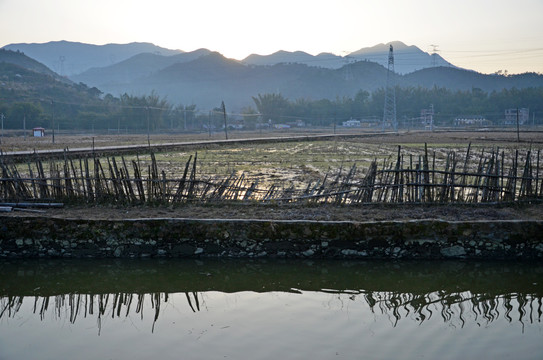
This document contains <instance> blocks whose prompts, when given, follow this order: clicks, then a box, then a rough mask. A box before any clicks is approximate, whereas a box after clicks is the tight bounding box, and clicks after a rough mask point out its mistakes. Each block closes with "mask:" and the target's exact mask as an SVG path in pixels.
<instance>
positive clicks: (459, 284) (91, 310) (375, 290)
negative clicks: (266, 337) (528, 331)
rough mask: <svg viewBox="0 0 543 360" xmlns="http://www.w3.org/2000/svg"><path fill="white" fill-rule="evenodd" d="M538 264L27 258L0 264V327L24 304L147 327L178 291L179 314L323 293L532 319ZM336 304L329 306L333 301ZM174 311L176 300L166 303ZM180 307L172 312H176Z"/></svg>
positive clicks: (383, 311) (405, 315) (406, 314)
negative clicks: (268, 297)
mask: <svg viewBox="0 0 543 360" xmlns="http://www.w3.org/2000/svg"><path fill="white" fill-rule="evenodd" d="M542 275H543V264H541V263H528V264H525V263H524V264H521V263H490V262H483V263H466V262H399V263H389V262H350V261H341V262H340V261H322V262H315V261H311V262H300V261H292V262H289V261H242V260H235V261H218V260H217V261H211V260H206V261H194V260H188V261H182V260H133V261H130V260H92V261H82V260H44V261H41V260H35V261H5V262H2V263H0V278H1V279H2V282H1V285H0V321H2V320H3V319H9V318H11V319H14V318H16V317H17V316H18V314H19V312H20V311H21V309H22V308H23V304H27V305H28V304H30V305H29V306H30V308H31V309H32V310H31V312H32V314H33V316H36V317H39V319H40V320H44V319H45V318H46V317H47V318H50V317H53V318H54V319H56V320H59V321H64V320H66V321H69V322H70V323H72V324H74V323H75V322H77V321H78V320H79V319H81V318H88V317H90V318H95V319H96V321H97V324H98V332H100V331H101V328H102V322H103V320H104V319H105V318H112V319H115V318H128V317H131V316H134V315H137V316H139V317H140V318H141V320H143V319H144V315H145V317H151V318H152V327H151V331H152V332H153V331H154V329H155V324H156V323H157V321H158V320H159V318H160V317H161V314H163V308H164V307H167V306H168V305H169V304H170V302H171V297H172V295H176V296H177V295H179V294H184V298H185V300H186V305H185V309H184V310H185V311H188V312H191V313H197V312H200V311H202V310H206V308H205V301H206V294H208V293H210V292H221V293H228V294H235V293H240V292H244V293H245V292H252V293H264V294H266V293H277V292H282V293H284V292H288V293H291V294H308V293H313V292H317V293H319V294H328V296H329V298H330V300H329V301H328V304H329V306H337V308H338V309H340V308H344V307H346V303H351V304H362V306H364V307H366V308H367V309H369V311H370V312H371V313H372V314H373V315H375V316H384V317H386V318H388V319H389V322H390V324H391V326H392V327H396V326H398V324H399V323H400V322H401V321H410V322H415V323H418V324H420V325H422V324H424V323H425V322H427V321H429V320H430V319H432V318H433V317H436V316H439V317H441V320H442V321H443V322H444V323H447V324H449V325H451V326H453V327H459V328H463V327H464V326H466V324H467V323H475V324H476V325H477V326H482V327H485V326H489V325H490V324H492V323H493V322H495V321H496V320H498V319H504V320H505V321H507V322H509V323H513V322H519V323H520V324H521V325H522V329H524V325H525V324H535V323H541V320H542V318H543V307H542V296H543V284H542V282H541V279H543V277H542ZM335 300H337V304H336V305H330V304H334V301H335ZM176 306H179V304H176ZM178 310H180V311H181V310H182V309H178Z"/></svg>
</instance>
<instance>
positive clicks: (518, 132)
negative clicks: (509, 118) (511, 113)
mask: <svg viewBox="0 0 543 360" xmlns="http://www.w3.org/2000/svg"><path fill="white" fill-rule="evenodd" d="M518 117H519V116H518V108H517V142H520V126H519V119H518Z"/></svg>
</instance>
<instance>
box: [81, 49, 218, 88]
mask: <svg viewBox="0 0 543 360" xmlns="http://www.w3.org/2000/svg"><path fill="white" fill-rule="evenodd" d="M210 52H211V51H210V50H207V49H199V50H195V51H192V52H185V53H180V54H176V55H169V56H165V55H159V54H155V53H141V54H138V55H135V56H132V57H131V58H129V59H127V60H123V61H121V62H118V63H116V64H113V65H109V66H105V67H96V68H91V69H89V70H86V71H84V72H82V73H81V74H76V75H72V76H71V77H70V78H71V79H72V80H73V81H75V82H77V83H79V82H82V83H85V84H87V85H89V86H96V87H98V88H102V87H107V86H119V85H122V84H129V83H130V82H132V81H134V80H136V79H138V78H141V77H145V76H149V75H151V74H153V73H155V72H157V71H159V70H162V69H164V68H167V67H168V66H171V65H173V64H176V63H184V62H188V61H192V60H194V59H197V58H199V57H200V56H203V55H207V54H209V53H210Z"/></svg>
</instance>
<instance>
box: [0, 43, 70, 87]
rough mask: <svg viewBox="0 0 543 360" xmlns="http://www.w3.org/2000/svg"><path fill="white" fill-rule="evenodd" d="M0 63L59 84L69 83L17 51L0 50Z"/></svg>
mask: <svg viewBox="0 0 543 360" xmlns="http://www.w3.org/2000/svg"><path fill="white" fill-rule="evenodd" d="M0 63H6V64H12V65H16V66H17V67H20V68H23V69H26V70H30V71H33V72H36V73H38V74H42V75H46V76H48V77H51V78H53V79H55V80H57V81H60V82H67V83H70V82H71V81H70V80H68V79H67V78H64V77H61V76H59V75H58V74H57V73H55V72H54V71H52V70H51V69H49V68H48V67H47V66H45V65H44V64H42V63H40V62H38V61H36V60H34V59H32V58H30V57H28V56H26V55H25V54H23V53H22V52H19V51H11V50H5V49H0Z"/></svg>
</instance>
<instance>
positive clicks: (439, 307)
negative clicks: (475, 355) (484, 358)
mask: <svg viewBox="0 0 543 360" xmlns="http://www.w3.org/2000/svg"><path fill="white" fill-rule="evenodd" d="M364 299H365V300H366V303H367V304H368V305H369V306H370V309H371V310H372V312H374V311H375V309H376V308H378V309H379V311H380V312H381V314H383V315H392V317H393V318H394V326H396V324H397V323H398V321H400V320H401V319H402V318H403V317H410V318H412V319H415V320H416V321H418V322H420V323H423V322H424V321H427V320H429V319H430V318H431V317H432V315H433V314H434V313H438V314H439V315H440V316H441V318H442V319H443V321H444V322H445V323H447V322H456V321H458V323H459V325H460V326H461V327H463V326H464V325H465V323H466V321H468V320H470V319H468V316H473V319H472V320H474V321H484V322H486V323H487V324H489V323H491V322H493V321H495V320H498V319H499V318H500V315H502V317H503V318H504V319H505V320H507V321H508V322H510V323H511V322H513V320H517V319H518V321H519V322H521V323H523V324H524V323H525V322H527V323H530V324H535V323H540V322H541V320H543V317H542V316H543V302H542V299H541V298H540V297H536V296H534V295H531V294H521V293H514V294H502V295H498V296H495V297H493V296H490V295H487V294H473V293H471V292H469V291H464V292H458V293H447V292H443V291H437V292H432V293H428V294H410V293H394V292H367V293H364ZM479 318H480V319H481V320H479Z"/></svg>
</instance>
